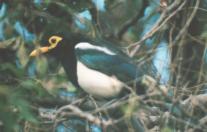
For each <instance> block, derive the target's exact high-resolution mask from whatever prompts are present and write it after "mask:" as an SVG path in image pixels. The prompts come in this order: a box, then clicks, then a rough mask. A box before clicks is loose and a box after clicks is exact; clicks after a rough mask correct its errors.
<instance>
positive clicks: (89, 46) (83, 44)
mask: <svg viewBox="0 0 207 132" xmlns="http://www.w3.org/2000/svg"><path fill="white" fill-rule="evenodd" d="M75 49H94V50H98V51H101V52H104V53H106V54H108V55H116V53H114V52H112V51H111V50H109V49H107V48H106V47H101V46H96V45H92V44H90V43H87V42H81V43H78V44H77V45H76V46H75Z"/></svg>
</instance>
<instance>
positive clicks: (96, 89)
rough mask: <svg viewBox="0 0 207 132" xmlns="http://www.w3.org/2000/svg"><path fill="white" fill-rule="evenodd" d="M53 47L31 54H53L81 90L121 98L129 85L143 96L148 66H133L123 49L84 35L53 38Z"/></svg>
mask: <svg viewBox="0 0 207 132" xmlns="http://www.w3.org/2000/svg"><path fill="white" fill-rule="evenodd" d="M48 42H49V45H47V46H44V47H41V48H39V49H36V50H34V51H32V52H31V54H30V56H32V57H34V56H37V55H38V54H39V53H46V52H47V53H50V54H52V55H54V56H55V57H56V58H57V60H59V61H60V62H61V63H62V65H63V67H64V69H65V71H66V73H67V75H68V78H69V80H70V81H71V82H72V83H73V84H74V85H75V86H76V87H78V88H82V89H83V90H84V91H85V92H87V93H89V94H91V95H93V96H95V97H98V98H112V97H116V96H118V95H119V94H120V93H121V92H122V91H123V89H124V87H125V84H129V85H131V86H132V84H133V86H135V85H136V87H137V92H138V93H139V94H143V93H144V92H145V90H144V88H143V87H142V86H141V84H140V79H141V77H142V76H143V75H144V74H146V73H145V72H146V66H142V67H139V66H137V65H135V64H133V62H132V59H131V58H129V57H128V56H127V55H126V54H125V53H123V52H122V51H121V50H120V49H119V48H117V47H116V46H114V45H113V44H111V43H110V42H108V41H105V40H103V39H97V40H94V39H89V38H87V37H84V36H83V35H80V34H70V35H67V36H66V35H53V36H51V37H50V38H49V39H48Z"/></svg>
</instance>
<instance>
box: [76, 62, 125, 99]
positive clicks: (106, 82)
mask: <svg viewBox="0 0 207 132" xmlns="http://www.w3.org/2000/svg"><path fill="white" fill-rule="evenodd" d="M77 77H78V83H79V85H80V86H81V87H82V88H83V89H84V91H86V92H87V93H89V94H91V95H93V96H95V97H105V98H108V97H113V96H116V95H118V94H119V93H120V91H121V90H122V88H123V83H122V82H121V81H119V80H118V79H117V78H116V77H114V76H107V75H106V74H103V73H101V72H98V71H96V70H92V69H89V68H88V67H87V66H85V65H84V64H83V63H81V62H79V61H78V62H77Z"/></svg>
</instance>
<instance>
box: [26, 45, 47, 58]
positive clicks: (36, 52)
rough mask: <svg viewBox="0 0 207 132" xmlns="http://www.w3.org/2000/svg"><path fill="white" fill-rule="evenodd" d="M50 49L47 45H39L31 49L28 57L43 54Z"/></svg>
mask: <svg viewBox="0 0 207 132" xmlns="http://www.w3.org/2000/svg"><path fill="white" fill-rule="evenodd" d="M49 50H50V48H49V47H48V46H45V47H40V48H38V49H35V50H33V51H32V52H31V53H30V55H29V56H30V57H36V56H38V55H40V54H44V53H47V52H48V51H49Z"/></svg>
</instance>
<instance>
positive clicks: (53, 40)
mask: <svg viewBox="0 0 207 132" xmlns="http://www.w3.org/2000/svg"><path fill="white" fill-rule="evenodd" d="M62 39H63V38H62V37H59V36H52V37H50V38H49V44H50V48H51V49H52V48H55V47H56V46H57V44H58V43H59V42H60V41H61V40H62Z"/></svg>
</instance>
